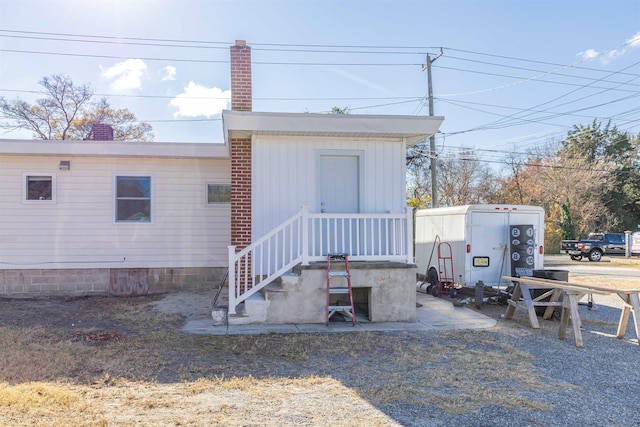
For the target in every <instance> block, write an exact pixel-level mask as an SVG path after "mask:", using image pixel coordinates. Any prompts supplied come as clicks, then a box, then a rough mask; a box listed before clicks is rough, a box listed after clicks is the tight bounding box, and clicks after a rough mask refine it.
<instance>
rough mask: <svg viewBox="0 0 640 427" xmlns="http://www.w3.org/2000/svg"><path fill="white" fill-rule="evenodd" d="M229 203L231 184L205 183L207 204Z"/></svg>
mask: <svg viewBox="0 0 640 427" xmlns="http://www.w3.org/2000/svg"><path fill="white" fill-rule="evenodd" d="M221 203H231V185H229V184H207V204H209V205H217V204H221Z"/></svg>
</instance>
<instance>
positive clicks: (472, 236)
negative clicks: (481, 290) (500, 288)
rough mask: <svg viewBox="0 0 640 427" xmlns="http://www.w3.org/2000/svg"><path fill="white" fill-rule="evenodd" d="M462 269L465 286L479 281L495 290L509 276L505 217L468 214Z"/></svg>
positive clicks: (496, 213) (480, 213) (506, 221)
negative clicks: (464, 256) (464, 257)
mask: <svg viewBox="0 0 640 427" xmlns="http://www.w3.org/2000/svg"><path fill="white" fill-rule="evenodd" d="M469 221H470V223H469V224H470V227H469V228H470V231H469V239H468V240H467V244H468V245H469V249H470V252H469V253H467V257H466V259H467V261H466V264H467V265H466V266H465V268H466V269H467V274H466V277H467V283H466V285H467V286H474V285H475V284H476V282H478V281H479V280H482V281H483V282H484V284H485V286H496V285H498V284H499V282H500V277H501V276H503V275H506V274H508V272H509V258H508V257H509V249H508V246H507V244H506V242H508V236H507V231H508V230H507V229H508V215H507V213H502V212H471V214H470V217H469Z"/></svg>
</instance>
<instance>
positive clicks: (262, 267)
mask: <svg viewBox="0 0 640 427" xmlns="http://www.w3.org/2000/svg"><path fill="white" fill-rule="evenodd" d="M307 213H308V210H307V208H306V207H303V208H302V209H301V210H300V211H299V212H298V213H297V214H295V215H294V216H292V217H291V218H289V219H288V220H286V221H285V222H283V223H282V224H280V225H279V226H278V227H276V228H274V229H273V230H271V231H270V232H269V233H267V234H265V235H264V236H263V237H261V238H260V239H259V240H257V241H255V242H253V243H252V244H251V245H249V246H247V247H245V248H244V249H242V250H241V251H240V252H238V253H236V247H235V246H229V314H236V308H237V306H238V304H240V303H241V302H243V301H245V300H246V299H247V298H249V297H250V296H251V295H253V294H255V293H256V292H258V291H259V290H261V289H262V288H264V287H265V286H267V285H268V284H269V283H271V282H273V281H274V280H275V279H277V278H278V277H280V276H281V275H283V274H284V273H286V272H287V271H288V270H290V269H291V268H293V267H294V266H295V265H296V264H299V263H300V262H301V261H302V252H303V251H302V247H303V244H302V242H303V240H302V236H303V234H304V230H303V229H304V228H305V224H306V220H305V217H306V215H307Z"/></svg>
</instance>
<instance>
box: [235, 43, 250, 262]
mask: <svg viewBox="0 0 640 427" xmlns="http://www.w3.org/2000/svg"><path fill="white" fill-rule="evenodd" d="M251 102H252V94H251V48H250V47H249V46H247V45H246V44H245V42H244V41H242V40H237V41H236V44H235V45H233V46H231V109H232V110H234V111H251V107H252V104H251ZM250 243H251V138H232V139H231V244H232V245H235V246H236V250H241V249H243V248H244V247H246V246H247V245H249V244H250Z"/></svg>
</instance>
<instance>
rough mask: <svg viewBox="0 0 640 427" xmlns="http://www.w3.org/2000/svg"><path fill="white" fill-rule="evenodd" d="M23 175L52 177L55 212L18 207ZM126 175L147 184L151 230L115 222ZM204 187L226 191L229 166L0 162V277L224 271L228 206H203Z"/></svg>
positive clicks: (32, 159)
mask: <svg viewBox="0 0 640 427" xmlns="http://www.w3.org/2000/svg"><path fill="white" fill-rule="evenodd" d="M60 160H70V161H71V170H69V171H60V170H58V165H59V161H60ZM25 172H36V173H37V172H41V173H55V174H56V181H57V182H56V190H57V201H56V203H55V204H42V205H39V204H38V203H23V201H22V191H23V184H22V179H23V173H25ZM126 174H134V175H149V176H151V177H152V185H153V194H152V203H153V206H154V207H153V211H152V214H153V222H152V223H115V222H114V214H113V206H114V188H113V187H114V176H115V175H126ZM207 183H219V184H229V183H230V162H229V161H228V160H209V159H168V158H116V157H104V158H103V157H70V156H65V158H64V159H62V158H59V157H54V156H35V155H34V156H5V157H2V158H0V207H1V210H0V269H17V268H87V267H92V266H96V267H103V268H110V267H111V268H113V267H120V268H145V267H223V266H226V264H227V245H228V244H229V242H230V223H231V221H230V206H229V205H216V206H211V205H207V204H206V198H205V194H206V193H205V191H206V190H205V189H206V184H207Z"/></svg>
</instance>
